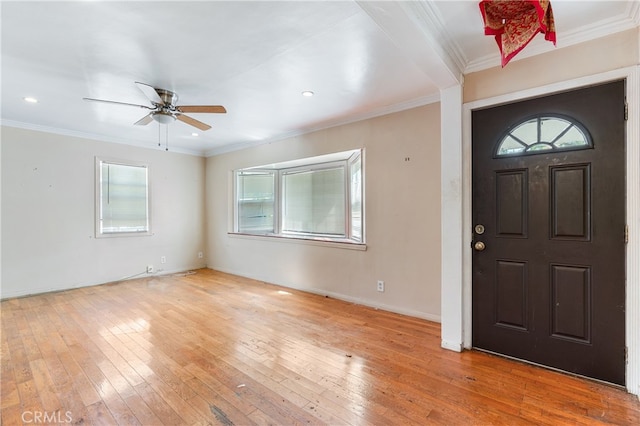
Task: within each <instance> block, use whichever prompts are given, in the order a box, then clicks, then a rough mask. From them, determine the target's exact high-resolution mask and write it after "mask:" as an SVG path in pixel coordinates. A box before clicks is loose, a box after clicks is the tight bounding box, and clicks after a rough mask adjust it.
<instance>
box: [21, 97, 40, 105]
mask: <svg viewBox="0 0 640 426" xmlns="http://www.w3.org/2000/svg"><path fill="white" fill-rule="evenodd" d="M22 99H24V101H25V102H29V103H31V104H37V103H38V100H37V99H36V98H32V97H30V96H26V97H24V98H22Z"/></svg>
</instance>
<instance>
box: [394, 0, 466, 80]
mask: <svg viewBox="0 0 640 426" xmlns="http://www.w3.org/2000/svg"><path fill="white" fill-rule="evenodd" d="M400 5H401V6H402V8H403V9H404V10H405V11H407V12H409V13H408V15H409V16H413V17H414V18H415V19H413V21H414V23H415V24H416V25H417V26H418V27H419V28H420V29H421V30H422V32H423V33H425V34H427V35H428V36H429V37H430V38H431V41H433V42H434V45H435V46H436V47H437V50H438V54H439V56H440V57H441V58H442V60H443V61H444V62H445V63H446V64H447V65H448V67H449V69H450V70H451V71H452V72H453V73H455V74H458V75H462V71H463V70H464V68H465V65H466V64H467V62H468V59H467V57H466V55H465V54H464V51H463V50H462V48H461V47H460V45H459V44H458V43H457V42H456V41H455V39H454V37H452V36H451V34H450V32H449V31H448V30H447V26H446V25H445V23H444V19H443V18H442V15H441V13H440V10H439V9H438V6H436V4H435V2H433V1H421V2H413V1H410V2H400ZM458 81H460V78H458Z"/></svg>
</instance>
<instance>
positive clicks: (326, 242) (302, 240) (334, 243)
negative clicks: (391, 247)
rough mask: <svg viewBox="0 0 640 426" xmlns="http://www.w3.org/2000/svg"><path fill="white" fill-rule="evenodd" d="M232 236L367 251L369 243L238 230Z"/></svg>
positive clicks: (230, 235)
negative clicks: (244, 232)
mask: <svg viewBox="0 0 640 426" xmlns="http://www.w3.org/2000/svg"><path fill="white" fill-rule="evenodd" d="M228 235H229V237H231V238H241V239H246V240H262V241H275V242H283V243H297V244H307V245H312V246H323V247H335V248H341V249H346V250H359V251H366V250H367V245H366V244H365V243H356V242H353V241H350V240H336V239H329V238H322V237H316V238H312V237H300V236H284V235H268V234H265V235H260V234H242V233H238V232H229V233H228Z"/></svg>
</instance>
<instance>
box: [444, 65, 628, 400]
mask: <svg viewBox="0 0 640 426" xmlns="http://www.w3.org/2000/svg"><path fill="white" fill-rule="evenodd" d="M621 79H625V80H626V98H627V104H628V117H629V119H628V120H627V122H626V124H627V127H626V141H625V143H626V176H625V178H626V221H627V224H628V225H629V242H628V244H627V245H626V258H627V262H626V271H625V273H626V319H625V324H626V326H625V334H626V335H625V340H626V346H627V351H628V352H627V365H626V388H627V390H628V392H630V393H632V394H635V395H639V396H640V262H638V261H636V262H631V261H630V260H631V259H640V227H637V226H635V227H634V226H631V224H640V199H639V197H638V196H637V194H640V65H636V66H632V67H626V68H621V69H617V70H612V71H608V72H604V73H600V74H595V75H591V76H587V77H581V78H576V79H571V80H566V81H562V82H558V83H553V84H549V85H545V86H540V87H535V88H532V89H527V90H522V91H517V92H513V93H508V94H505V95H500V96H495V97H491V98H486V99H480V100H477V101H473V102H468V103H465V104H463V105H462V161H461V164H462V165H464V167H461V173H460V176H459V179H460V180H459V182H460V183H461V188H460V189H461V194H462V196H461V199H460V200H459V203H458V204H457V206H456V208H455V209H452V208H451V205H443V206H442V216H443V217H447V216H452V215H456V214H457V215H459V216H458V217H460V215H461V216H462V238H461V239H460V240H459V244H460V246H459V250H457V252H458V253H460V257H459V258H458V259H457V262H456V263H458V264H459V265H460V269H459V270H461V271H462V279H461V280H460V276H459V273H458V276H457V278H458V280H455V278H456V277H455V275H456V274H455V272H453V271H451V269H449V270H442V271H441V273H442V284H443V287H444V284H445V283H446V285H447V286H448V287H449V293H451V287H450V286H451V285H452V283H460V287H459V288H458V289H457V291H455V293H457V294H458V296H459V298H457V300H459V301H461V302H462V322H461V324H460V321H459V320H457V319H456V317H455V312H454V315H452V316H449V315H447V313H448V312H447V311H448V309H446V308H447V307H448V306H443V309H442V322H443V326H444V325H445V323H447V324H451V323H452V322H454V323H455V322H457V323H458V324H460V325H461V330H460V333H459V334H458V335H459V336H461V339H462V342H460V343H459V344H460V345H461V346H463V347H464V348H467V349H469V348H471V341H472V340H471V338H472V336H471V332H472V331H471V330H472V318H471V277H472V264H471V255H472V252H471V228H472V223H471V217H472V212H471V112H472V111H473V110H474V109H479V108H486V107H489V106H497V105H500V104H504V103H509V102H514V101H522V100H526V99H531V98H536V97H540V96H545V95H549V94H552V93H556V92H561V91H565V90H570V89H575V88H580V87H586V86H589V85H594V84H600V83H606V82H609V81H614V80H621ZM452 145H453V144H452ZM442 149H443V152H442V156H443V158H444V157H446V156H448V155H447V153H446V152H445V151H446V150H451V151H456V150H458V152H459V149H460V148H457V147H455V146H452V147H451V148H447V146H446V145H445V144H443V146H442ZM452 154H453V152H452ZM449 177H450V176H449ZM443 302H446V301H445V300H443ZM456 320H457V321H456ZM455 346H457V343H455V342H445V341H444V340H443V347H449V348H450V349H451V348H452V347H455Z"/></svg>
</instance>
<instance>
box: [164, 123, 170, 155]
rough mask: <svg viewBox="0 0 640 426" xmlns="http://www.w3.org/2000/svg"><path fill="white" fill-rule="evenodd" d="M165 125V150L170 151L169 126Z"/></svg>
mask: <svg viewBox="0 0 640 426" xmlns="http://www.w3.org/2000/svg"><path fill="white" fill-rule="evenodd" d="M164 127H165V129H166V132H165V145H164V150H165V151H169V126H164Z"/></svg>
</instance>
